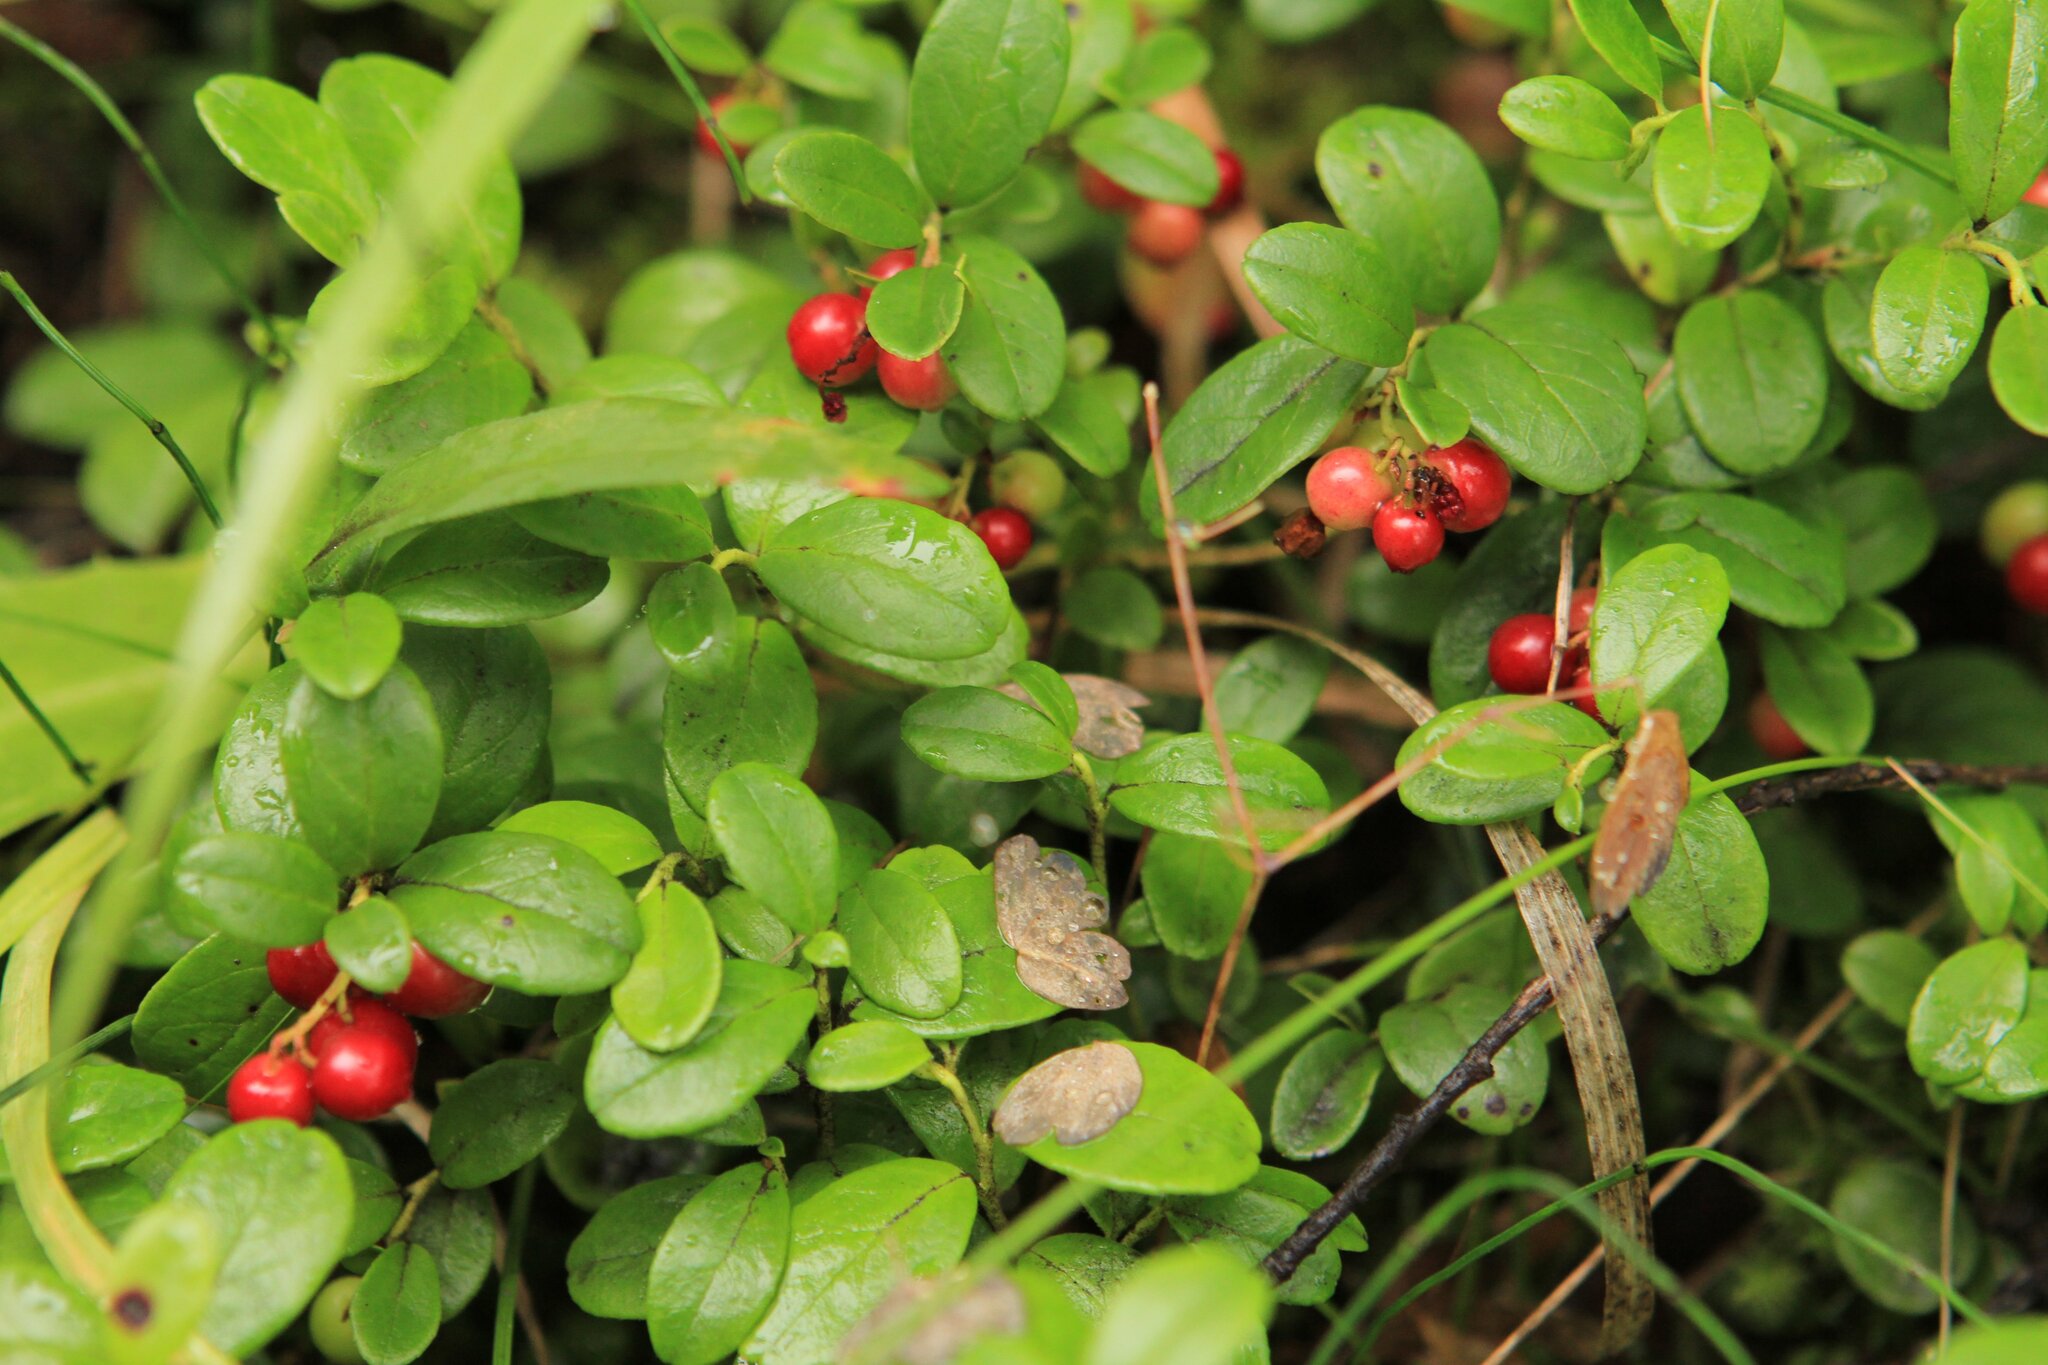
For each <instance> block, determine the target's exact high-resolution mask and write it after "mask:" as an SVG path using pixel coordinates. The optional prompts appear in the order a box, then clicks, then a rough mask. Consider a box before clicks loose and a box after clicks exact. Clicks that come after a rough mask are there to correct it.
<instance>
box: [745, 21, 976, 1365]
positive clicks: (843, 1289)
mask: <svg viewBox="0 0 2048 1365" xmlns="http://www.w3.org/2000/svg"><path fill="white" fill-rule="evenodd" d="M955 3H958V0H955ZM974 1210H975V1199H974V1185H973V1182H972V1181H970V1180H969V1179H968V1178H967V1177H966V1176H965V1175H963V1174H962V1173H961V1172H960V1170H959V1169H958V1168H957V1167H955V1166H952V1165H950V1164H948V1163H946V1162H943V1161H933V1160H930V1159H928V1158H923V1157H907V1158H902V1159H899V1160H895V1161H884V1162H881V1163H880V1164H878V1165H873V1166H867V1167H864V1168H862V1169H860V1170H857V1171H854V1172H852V1173H851V1174H849V1175H844V1176H841V1177H840V1178H839V1179H837V1180H835V1181H833V1182H832V1183H831V1184H829V1185H827V1186H825V1188H824V1189H822V1190H820V1191H819V1192H818V1193H816V1194H813V1195H811V1196H810V1197H808V1198H807V1199H805V1200H804V1201H803V1202H802V1203H800V1204H798V1205H797V1206H796V1208H795V1211H794V1213H793V1214H792V1216H791V1219H790V1232H789V1268H788V1270H787V1271H786V1272H785V1273H784V1275H783V1281H782V1291H781V1293H779V1294H778V1295H776V1298H775V1305H774V1307H773V1308H772V1309H770V1310H769V1312H768V1316H767V1318H766V1320H764V1321H763V1322H762V1323H761V1325H760V1327H759V1328H757V1329H756V1330H755V1331H754V1333H753V1335H752V1337H751V1338H750V1339H749V1340H748V1341H747V1342H746V1343H745V1344H744V1345H742V1346H741V1348H740V1351H741V1354H742V1355H744V1356H745V1357H746V1358H747V1359H749V1360H758V1361H760V1362H761V1363H762V1365H816V1363H817V1362H824V1361H829V1360H831V1359H833V1358H834V1357H835V1356H836V1355H837V1353H838V1347H839V1343H840V1341H841V1340H843V1339H844V1338H845V1336H846V1333H847V1331H848V1329H850V1328H851V1327H852V1326H853V1325H854V1324H855V1323H856V1322H858V1321H860V1320H861V1319H862V1318H863V1317H865V1316H867V1314H868V1312H869V1311H870V1310H871V1309H873V1308H874V1307H875V1305H876V1304H878V1303H880V1302H881V1301H882V1299H883V1297H884V1296H885V1295H886V1294H887V1293H888V1292H889V1290H890V1289H892V1288H893V1287H894V1286H895V1285H896V1283H897V1282H898V1281H899V1280H901V1279H904V1278H908V1277H913V1276H919V1275H934V1274H937V1273H938V1272H939V1271H942V1270H945V1269H947V1268H948V1267H950V1266H951V1265H952V1264H953V1263H954V1262H956V1261H958V1260H959V1259H960V1256H961V1254H962V1253H963V1252H964V1251H966V1249H967V1235H968V1231H969V1228H970V1227H971V1226H972V1224H973V1222H974Z"/></svg>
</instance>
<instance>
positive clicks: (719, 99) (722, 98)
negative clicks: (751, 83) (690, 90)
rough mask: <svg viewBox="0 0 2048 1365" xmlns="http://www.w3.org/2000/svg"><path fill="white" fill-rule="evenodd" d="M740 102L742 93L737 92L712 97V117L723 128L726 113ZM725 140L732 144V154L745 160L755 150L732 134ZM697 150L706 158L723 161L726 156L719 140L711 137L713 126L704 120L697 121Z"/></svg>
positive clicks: (730, 91)
mask: <svg viewBox="0 0 2048 1365" xmlns="http://www.w3.org/2000/svg"><path fill="white" fill-rule="evenodd" d="M739 102H740V92H739V91H737V90H728V91H726V92H725V93H724V94H722V95H713V96H712V97H711V115H712V117H713V118H716V119H717V120H718V121H719V123H720V125H721V126H723V124H724V122H725V111H726V110H728V109H730V108H732V107H733V106H734V105H735V104H738V103H739ZM725 140H726V141H727V142H730V143H731V144H732V154H733V155H734V156H737V157H740V158H743V159H744V158H745V156H746V154H747V153H748V152H751V151H753V150H754V149H753V148H752V147H750V146H748V145H747V144H745V143H743V142H741V141H740V140H739V139H738V138H736V137H734V136H733V135H732V134H731V133H730V132H727V133H726V135H725ZM697 149H698V150H699V151H701V152H703V153H704V155H706V156H713V157H718V158H720V159H721V160H722V159H723V158H724V156H725V153H724V152H721V151H719V150H718V139H717V138H715V137H713V136H712V135H711V125H710V124H708V123H706V122H705V121H704V120H703V119H698V120H697Z"/></svg>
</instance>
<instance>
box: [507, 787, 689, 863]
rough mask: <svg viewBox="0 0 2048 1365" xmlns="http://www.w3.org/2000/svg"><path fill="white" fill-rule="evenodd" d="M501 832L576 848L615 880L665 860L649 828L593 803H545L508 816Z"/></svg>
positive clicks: (622, 814)
mask: <svg viewBox="0 0 2048 1365" xmlns="http://www.w3.org/2000/svg"><path fill="white" fill-rule="evenodd" d="M498 828H499V829H502V830H510V831H512V832H514V833H521V834H545V835H547V836H549V837H550V838H554V839H560V840H561V841H562V842H564V843H569V844H574V845H576V847H578V848H580V849H582V850H583V851H584V852H585V853H588V854H589V855H590V856H591V857H593V858H595V859H597V861H598V862H599V863H601V864H603V866H604V870H605V871H606V872H609V873H610V874H611V875H612V876H614V877H622V876H624V875H625V874H626V873H628V872H632V871H634V870H636V869H638V868H643V867H646V866H647V865H648V864H649V863H652V862H654V861H656V860H657V859H659V858H660V857H661V842H660V841H659V840H657V839H656V838H655V837H654V834H653V832H652V831H651V830H649V829H648V828H647V826H645V825H643V824H641V823H640V822H639V821H638V820H635V819H634V818H633V817H632V816H630V815H628V814H626V813H625V812H624V811H617V810H613V809H612V808H611V807H609V806H600V805H596V804H594V803H592V802H589V801H543V802H541V803H540V804H539V805H537V806H528V807H526V808H525V809H524V810H520V811H516V812H514V813H513V814H511V815H508V816H507V817H505V819H504V820H502V821H500V822H499V824H498Z"/></svg>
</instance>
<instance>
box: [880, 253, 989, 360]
mask: <svg viewBox="0 0 2048 1365" xmlns="http://www.w3.org/2000/svg"><path fill="white" fill-rule="evenodd" d="M966 304H967V285H966V283H965V281H963V280H962V279H961V278H960V272H959V271H958V270H957V269H956V268H955V267H954V266H953V265H933V266H922V265H920V266H912V267H911V268H910V269H908V270H899V271H897V272H896V273H895V274H894V275H891V276H890V277H889V278H888V279H886V280H883V281H882V282H881V283H880V284H878V285H876V286H875V292H874V294H873V295H872V296H871V297H870V298H869V299H868V311H867V324H868V333H869V335H871V336H873V337H874V339H875V344H876V345H877V346H880V347H881V348H882V349H883V350H885V351H887V352H888V353H889V354H891V355H900V356H902V357H904V358H905V359H907V360H922V359H923V358H924V357H926V356H928V355H930V354H931V353H932V352H933V351H936V350H938V349H939V348H940V347H941V346H944V345H945V344H946V343H947V342H948V341H950V340H951V339H952V336H953V332H954V329H955V328H957V327H959V325H960V314H961V312H962V311H963V309H965V307H966Z"/></svg>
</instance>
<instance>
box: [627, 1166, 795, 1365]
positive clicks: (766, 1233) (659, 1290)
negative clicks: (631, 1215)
mask: <svg viewBox="0 0 2048 1365" xmlns="http://www.w3.org/2000/svg"><path fill="white" fill-rule="evenodd" d="M789 1255H790V1208H789V1184H788V1181H787V1180H786V1179H784V1177H783V1175H782V1171H781V1169H780V1167H779V1166H774V1165H770V1164H768V1163H766V1162H748V1163H746V1164H744V1165H741V1166H736V1167H734V1168H733V1169H732V1170H730V1171H727V1172H726V1173H725V1174H724V1175H721V1176H719V1177H718V1178H717V1179H716V1180H713V1181H712V1182H711V1183H710V1184H709V1185H707V1186H705V1187H704V1188H703V1189H702V1190H700V1191H699V1192H698V1193H697V1194H696V1195H695V1196H693V1197H692V1198H691V1200H690V1203H689V1205H688V1207H686V1208H685V1209H684V1210H683V1211H682V1212H681V1213H680V1214H678V1215H677V1216H676V1220H675V1222H674V1223H672V1224H671V1225H670V1226H669V1230H668V1233H667V1235H666V1236H664V1237H663V1238H662V1239H661V1245H660V1246H659V1247H658V1248H657V1249H656V1251H655V1253H654V1261H653V1263H652V1265H651V1266H650V1267H649V1268H648V1276H647V1330H648V1333H649V1335H650V1336H651V1337H652V1338H653V1340H654V1350H655V1354H657V1355H659V1356H660V1357H661V1358H662V1359H663V1360H664V1361H667V1362H669V1365H713V1362H715V1361H718V1360H721V1359H723V1358H724V1357H725V1356H726V1355H728V1354H730V1353H731V1352H732V1351H733V1350H734V1349H735V1348H737V1347H738V1346H739V1345H740V1344H741V1343H743V1342H744V1341H745V1340H746V1338H747V1334H748V1333H749V1332H751V1331H753V1330H754V1327H755V1326H756V1324H758V1323H759V1322H760V1321H761V1318H762V1316H763V1315H764V1314H766V1313H767V1311H768V1306H769V1305H770V1304H771V1303H773V1302H774V1301H775V1291H776V1289H777V1288H778V1287H779V1286H780V1285H781V1283H782V1275H783V1268H784V1266H785V1265H786V1264H787V1263H788V1260H789Z"/></svg>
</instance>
